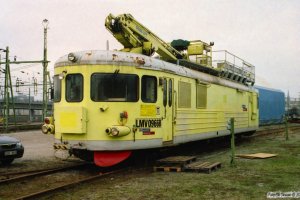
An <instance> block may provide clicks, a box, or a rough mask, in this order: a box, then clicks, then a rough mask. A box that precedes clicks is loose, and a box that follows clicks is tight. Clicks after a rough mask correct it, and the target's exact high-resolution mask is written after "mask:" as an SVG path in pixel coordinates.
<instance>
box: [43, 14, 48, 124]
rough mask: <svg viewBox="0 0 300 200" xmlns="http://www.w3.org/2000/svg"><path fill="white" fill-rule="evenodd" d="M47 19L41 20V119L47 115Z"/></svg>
mask: <svg viewBox="0 0 300 200" xmlns="http://www.w3.org/2000/svg"><path fill="white" fill-rule="evenodd" d="M48 24H49V21H48V20H47V19H44V20H43V26H44V62H43V119H45V118H46V116H47V104H48V95H47V92H48V91H47V74H48V71H47V66H48V62H47V29H48Z"/></svg>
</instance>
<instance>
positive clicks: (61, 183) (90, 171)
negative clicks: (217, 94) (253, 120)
mask: <svg viewBox="0 0 300 200" xmlns="http://www.w3.org/2000/svg"><path fill="white" fill-rule="evenodd" d="M298 130H300V125H298V124H289V132H290V133H293V132H295V131H298ZM284 132H285V126H284V125H279V126H271V127H263V128H261V129H259V130H258V131H257V132H256V133H255V134H254V135H253V136H251V137H259V136H264V135H270V134H282V133H284ZM197 146H198V145H197ZM208 146H210V145H208ZM213 146H214V145H213ZM204 148H207V146H206V147H204ZM215 148H216V149H218V148H221V149H222V146H220V147H215ZM181 150H182V149H181ZM181 150H180V149H179V151H178V152H180V153H183V152H182V151H181ZM206 150H208V151H206ZM206 150H205V151H204V152H201V150H200V152H201V153H200V154H202V155H203V156H205V154H206V153H207V152H209V151H210V150H209V149H206ZM213 151H214V150H213ZM188 152H189V150H188ZM188 152H187V153H188ZM205 152H206V153H205ZM222 152H223V151H222ZM224 152H227V149H226V150H225V151H224ZM173 153H174V152H173ZM173 153H171V154H173ZM175 153H176V151H175ZM198 153H199V152H198ZM198 153H197V152H195V154H197V155H199V154H198ZM217 153H218V152H217ZM211 156H212V155H211ZM126 169H128V168H126ZM122 171H125V169H122V170H114V171H106V172H105V171H103V169H101V168H98V167H95V166H94V165H91V164H79V165H74V166H69V167H63V168H54V169H47V170H38V171H25V172H12V173H0V197H1V198H4V199H38V198H39V197H41V196H45V195H49V194H51V193H53V192H56V191H59V190H61V189H68V188H71V187H75V186H76V185H78V184H80V183H86V182H89V181H92V180H96V179H101V178H104V177H107V176H109V175H112V174H115V173H119V172H122ZM11 188H15V189H13V190H12V189H11ZM11 190H12V191H11Z"/></svg>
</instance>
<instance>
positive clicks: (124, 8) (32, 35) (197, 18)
mask: <svg viewBox="0 0 300 200" xmlns="http://www.w3.org/2000/svg"><path fill="white" fill-rule="evenodd" d="M0 5H1V11H0V19H1V22H0V48H5V47H6V46H9V48H10V55H11V56H12V57H11V60H12V59H13V56H17V60H41V59H42V58H43V26H42V21H43V19H45V18H46V19H48V20H49V25H48V26H49V29H48V38H47V39H48V40H47V41H48V60H50V61H51V62H50V63H49V65H48V68H49V71H50V73H51V75H53V66H54V63H55V61H56V60H57V59H58V58H59V57H61V56H63V55H66V54H68V53H70V52H76V51H82V50H105V49H106V41H107V40H108V41H109V46H110V49H121V48H122V45H121V44H119V43H118V42H117V40H116V39H115V38H114V37H113V36H112V35H111V34H110V33H109V32H108V31H107V30H106V28H105V26H104V20H105V18H106V17H107V16H108V15H109V14H110V13H112V14H113V15H119V14H123V13H130V14H132V15H133V17H134V18H135V19H137V20H138V21H139V22H140V23H142V24H143V25H145V26H146V27H147V28H149V29H150V30H151V31H152V32H154V33H155V34H156V35H158V36H159V37H160V38H161V39H163V40H165V41H166V42H171V41H172V40H173V39H185V40H197V39H200V40H202V41H206V42H210V41H213V42H214V44H215V45H214V46H213V50H225V49H226V50H228V51H229V52H232V53H233V54H235V55H237V56H239V57H240V58H243V59H244V60H246V61H248V62H249V63H251V64H253V65H254V66H255V67H256V68H255V73H256V84H257V85H261V86H265V87H270V88H275V89H280V90H282V91H284V92H285V94H287V92H288V91H289V94H290V96H291V97H297V98H298V97H299V96H300V86H299V83H300V81H299V77H300V69H299V65H300V1H298V0H164V1H158V0H151V1H150V0H142V1H141V0H126V1H124V0H86V1H82V0H51V1H50V0H26V1H19V0H0ZM4 57H5V54H4V53H1V58H2V59H3V58H4ZM2 61H3V60H2ZM2 67H3V66H2ZM11 70H12V76H13V81H14V79H16V78H22V80H26V79H27V80H28V82H29V81H31V78H32V77H36V78H37V79H38V80H41V72H42V65H41V64H35V65H28V64H27V65H25V66H24V65H11ZM21 71H23V73H22V72H21ZM39 73H40V74H39ZM2 76H3V75H2Z"/></svg>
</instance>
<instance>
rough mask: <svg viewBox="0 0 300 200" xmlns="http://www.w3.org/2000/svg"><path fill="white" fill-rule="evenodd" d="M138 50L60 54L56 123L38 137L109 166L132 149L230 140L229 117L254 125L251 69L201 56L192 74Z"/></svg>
mask: <svg viewBox="0 0 300 200" xmlns="http://www.w3.org/2000/svg"><path fill="white" fill-rule="evenodd" d="M108 24H109V23H108ZM139 29H141V28H139ZM119 38H120V37H119ZM153 44H154V43H153ZM163 44H165V45H169V44H166V43H163ZM193 44H197V45H198V46H199V42H195V43H192V44H190V46H192V47H188V48H189V49H187V51H188V52H194V51H198V50H197V48H198V47H197V45H194V46H193ZM200 44H202V48H203V44H204V47H205V43H200ZM144 46H145V45H144ZM150 46H151V44H150ZM200 46H201V45H200ZM165 47H166V48H167V47H168V46H165ZM150 49H151V48H150ZM148 50H149V49H148ZM153 50H154V51H155V47H154V48H153ZM136 51H137V49H134V51H127V50H125V52H124V51H123V52H122V51H82V52H73V53H70V54H68V55H65V56H63V57H61V58H60V59H59V60H58V61H57V62H56V63H55V70H54V72H55V76H54V89H55V90H54V116H53V118H54V120H52V118H49V119H51V120H48V121H47V123H46V124H45V125H44V126H43V132H44V133H54V132H55V139H56V143H57V144H64V145H67V146H68V147H69V148H70V149H72V152H73V153H74V154H75V155H77V156H78V157H80V158H83V159H87V160H94V162H95V163H96V164H97V165H99V166H111V165H114V164H116V163H118V162H121V161H122V160H124V159H126V158H128V157H129V156H130V154H131V152H132V151H134V150H137V149H149V148H160V147H165V146H172V145H178V144H181V143H186V142H190V141H196V140H203V139H207V138H214V137H220V136H224V135H228V134H229V133H230V132H229V131H228V130H227V122H228V120H229V118H231V117H234V118H235V121H236V122H235V132H236V133H245V132H253V131H255V130H256V129H257V128H258V105H257V98H258V96H257V92H256V91H255V90H254V89H253V87H252V84H253V80H252V79H251V76H252V75H253V74H252V73H246V72H249V70H248V71H247V70H246V71H245V70H244V71H243V70H241V71H240V72H243V73H239V72H237V69H238V68H236V67H235V66H234V65H231V64H230V63H228V62H226V61H225V62H219V63H218V64H217V68H216V69H213V68H212V67H208V66H207V65H208V63H210V62H212V60H211V59H210V58H211V57H210V55H204V56H203V54H202V57H201V58H202V59H201V62H200V64H201V63H202V64H201V65H200V64H199V69H197V67H198V65H195V64H196V63H197V62H196V61H195V63H194V64H193V63H192V62H190V61H186V60H181V59H179V61H178V62H175V63H171V62H167V61H170V59H168V58H169V57H163V58H166V59H163V58H162V59H157V58H153V57H150V56H147V55H142V54H139V52H137V53H134V52H136ZM202 51H203V50H201V52H202ZM171 52H173V53H174V51H171ZM208 52H211V50H210V51H208ZM225 53H226V52H225ZM173 55H174V54H173ZM181 55H183V54H181ZM196 56H197V55H196ZM175 57H178V54H177V56H176V55H175ZM184 57H187V56H186V55H183V58H184ZM203 58H205V59H206V66H204V65H205V64H203ZM164 60H165V61H164ZM184 63H188V64H184ZM198 63H199V62H198ZM243 63H245V62H243ZM247 67H249V65H247ZM54 127H55V128H54Z"/></svg>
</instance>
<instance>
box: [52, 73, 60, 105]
mask: <svg viewBox="0 0 300 200" xmlns="http://www.w3.org/2000/svg"><path fill="white" fill-rule="evenodd" d="M53 83H54V98H53V101H54V102H60V100H61V80H60V79H59V78H58V75H55V76H54V79H53Z"/></svg>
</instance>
